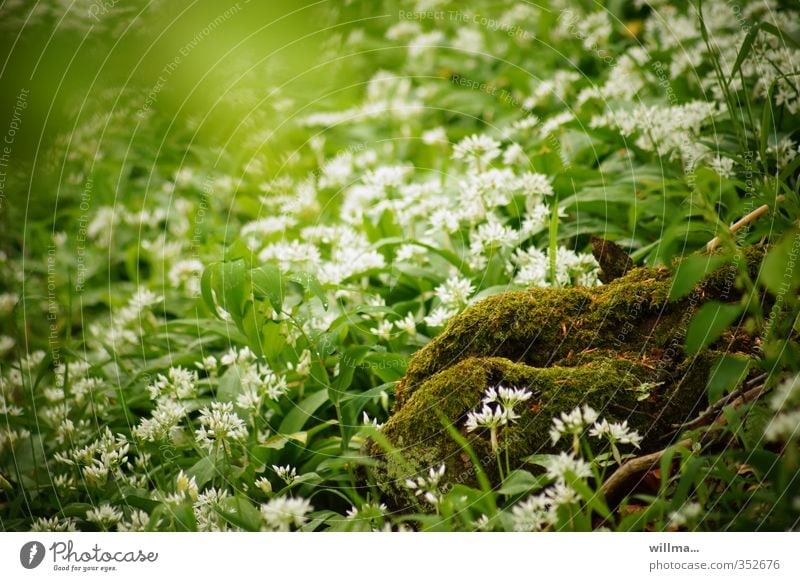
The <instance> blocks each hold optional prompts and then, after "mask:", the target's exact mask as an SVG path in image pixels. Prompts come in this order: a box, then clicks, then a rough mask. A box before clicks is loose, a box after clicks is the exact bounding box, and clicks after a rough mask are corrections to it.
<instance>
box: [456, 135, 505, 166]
mask: <svg viewBox="0 0 800 581" xmlns="http://www.w3.org/2000/svg"><path fill="white" fill-rule="evenodd" d="M498 155H500V143H499V142H498V141H495V140H494V139H492V138H491V137H488V136H486V135H470V136H469V137H465V138H464V139H462V140H461V141H459V142H458V143H457V144H456V145H455V146H454V147H453V159H463V160H465V161H467V162H469V163H471V164H478V165H482V164H487V163H489V162H490V161H492V160H493V159H495V158H496V157H497V156H498Z"/></svg>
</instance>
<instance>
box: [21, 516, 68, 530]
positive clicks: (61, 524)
mask: <svg viewBox="0 0 800 581" xmlns="http://www.w3.org/2000/svg"><path fill="white" fill-rule="evenodd" d="M31 531H32V532H39V533H76V532H78V527H77V526H76V525H75V519H74V518H72V517H68V518H65V519H59V518H58V517H57V516H54V517H52V518H45V517H39V518H37V519H36V520H35V521H33V524H31Z"/></svg>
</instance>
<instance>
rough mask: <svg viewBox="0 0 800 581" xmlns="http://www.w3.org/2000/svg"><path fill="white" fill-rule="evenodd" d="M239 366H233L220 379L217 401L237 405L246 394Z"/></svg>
mask: <svg viewBox="0 0 800 581" xmlns="http://www.w3.org/2000/svg"><path fill="white" fill-rule="evenodd" d="M240 373H241V372H240V370H239V366H238V365H231V366H230V367H229V368H228V370H227V371H226V372H225V373H223V374H222V377H220V378H219V387H218V388H217V399H218V400H219V401H222V402H231V403H236V400H237V398H238V397H239V396H240V395H242V393H244V390H243V389H242V381H241V375H240Z"/></svg>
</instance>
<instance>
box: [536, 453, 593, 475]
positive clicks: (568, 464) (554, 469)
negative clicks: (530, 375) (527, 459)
mask: <svg viewBox="0 0 800 581" xmlns="http://www.w3.org/2000/svg"><path fill="white" fill-rule="evenodd" d="M545 470H546V471H547V476H548V477H550V478H553V479H555V480H562V481H563V480H564V479H565V478H564V477H565V475H566V473H567V472H571V473H572V474H574V475H575V476H577V477H578V478H589V477H590V476H591V475H592V470H591V468H590V467H589V464H588V463H587V462H586V461H585V460H583V459H581V458H578V457H577V456H572V455H570V454H567V453H566V452H561V453H560V454H559V455H558V456H551V457H550V462H549V463H548V465H547V466H546V467H545Z"/></svg>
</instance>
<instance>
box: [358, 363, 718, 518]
mask: <svg viewBox="0 0 800 581" xmlns="http://www.w3.org/2000/svg"><path fill="white" fill-rule="evenodd" d="M709 365H710V361H709V360H706V359H703V360H702V361H700V362H699V363H697V364H696V365H695V368H694V369H695V373H694V374H692V376H691V377H688V376H687V380H686V381H685V382H684V383H683V385H682V386H681V387H680V389H679V390H677V392H676V391H675V390H674V389H673V386H667V385H661V386H658V387H657V388H655V389H654V390H653V391H652V392H651V393H650V396H649V397H647V398H646V399H644V400H642V401H639V399H638V396H639V393H638V392H637V391H636V390H635V388H636V387H638V386H639V385H641V384H642V383H645V382H653V383H657V382H658V380H659V371H658V370H657V369H655V368H654V367H653V366H650V365H647V364H643V363H641V362H638V361H632V360H628V359H625V358H622V357H617V356H615V355H613V354H611V353H603V354H596V355H594V356H593V357H591V358H590V359H588V360H587V359H584V360H583V361H582V362H581V364H580V365H576V366H571V367H562V366H551V367H546V368H540V367H531V366H529V365H526V364H524V363H515V362H512V361H510V360H508V359H505V358H500V357H488V358H466V359H464V360H462V361H460V362H458V363H456V364H455V365H453V366H451V367H449V368H448V369H446V370H444V371H442V372H440V373H437V374H435V375H433V376H432V377H430V378H429V379H427V380H426V381H425V382H423V384H422V385H421V386H420V387H419V389H417V390H416V391H415V392H414V394H413V395H411V396H410V397H409V399H408V401H407V402H406V403H405V405H404V406H403V407H402V408H401V409H400V410H399V411H397V412H396V413H395V414H394V415H393V416H392V417H391V418H390V419H389V421H388V422H387V424H386V426H385V427H384V429H383V433H384V435H385V436H386V437H387V438H388V440H389V441H390V442H392V444H393V445H394V446H395V447H396V448H397V449H398V451H399V452H400V453H401V454H402V456H403V458H404V461H399V460H397V459H396V458H392V457H389V456H385V455H383V454H381V453H380V451H379V450H377V448H375V447H374V446H373V449H372V450H371V453H372V455H373V456H375V457H377V458H379V459H380V460H381V462H380V463H379V465H378V468H376V480H377V481H378V482H379V483H380V485H381V486H382V487H383V488H384V492H386V493H387V494H388V496H389V498H390V499H391V501H392V502H393V504H395V506H407V505H408V501H409V498H408V497H407V495H408V493H407V491H405V490H404V489H403V486H402V484H401V483H402V482H403V481H404V480H405V479H406V478H409V477H411V476H414V475H416V474H417V473H418V472H420V471H423V470H427V469H428V468H429V467H431V466H435V465H438V464H439V463H442V462H444V463H445V464H446V465H447V472H446V475H447V476H446V478H447V481H448V482H450V483H453V484H455V483H459V484H467V485H472V486H475V485H476V484H477V482H476V471H475V469H474V467H473V466H472V463H471V462H470V460H469V457H468V456H467V455H466V454H465V453H464V452H463V451H462V450H461V449H460V447H459V446H458V444H457V443H456V442H455V441H454V440H453V439H452V437H451V436H450V435H449V434H448V433H447V430H446V428H445V426H444V425H443V424H442V422H441V420H440V419H439V413H441V414H443V415H444V417H446V418H447V419H448V421H449V422H451V423H452V424H453V425H454V426H456V428H458V429H459V431H460V432H461V434H462V435H463V436H465V437H466V438H467V440H468V441H469V442H470V445H471V446H472V447H473V449H474V450H475V451H476V453H477V456H478V458H480V462H481V464H482V467H483V469H484V471H486V472H487V474H488V475H489V477H490V479H491V480H492V481H493V482H494V483H495V484H496V483H497V482H498V477H497V467H496V465H495V460H494V455H493V453H492V451H491V449H490V447H489V440H488V438H487V437H486V434H483V433H480V432H475V433H471V434H470V433H467V432H466V430H465V428H464V422H465V419H466V414H467V413H468V412H469V411H470V410H473V409H475V408H476V407H477V406H478V405H479V403H480V400H481V397H482V395H483V393H484V391H485V389H486V388H487V387H488V386H493V385H497V384H498V383H500V382H502V383H503V384H504V385H508V386H513V387H525V388H527V389H529V390H531V391H532V392H533V394H534V396H533V398H532V399H531V400H529V401H528V402H527V406H526V407H524V409H520V410H519V411H520V412H521V417H520V419H519V420H518V421H517V422H516V423H515V424H514V425H513V426H512V427H510V428H508V429H507V431H505V432H501V434H502V437H505V438H507V443H508V447H509V452H510V459H511V463H512V464H513V465H515V466H519V465H520V464H522V462H523V459H524V458H526V457H527V456H530V455H532V454H546V453H553V452H557V451H560V450H563V449H565V446H568V445H569V442H563V441H562V442H560V443H559V444H558V445H556V446H554V445H553V444H552V441H551V439H550V436H549V430H550V427H551V425H552V420H553V417H555V416H558V415H559V414H560V413H561V412H564V411H569V410H571V409H573V408H574V407H576V406H578V405H584V404H588V405H590V406H592V407H593V408H595V409H596V410H597V411H599V412H600V413H601V415H602V416H603V417H604V418H606V419H608V420H609V421H623V420H626V421H627V422H628V424H629V425H630V426H631V427H632V428H634V429H636V430H638V431H639V433H640V434H641V435H642V436H643V438H644V440H643V443H642V449H643V450H644V451H648V450H651V449H655V448H659V447H661V446H663V442H662V440H661V436H662V435H663V434H665V433H668V432H669V428H670V426H671V425H672V424H676V423H681V422H683V421H685V419H686V418H687V417H689V416H691V415H692V414H693V413H694V412H695V411H696V408H697V407H698V406H700V405H702V403H703V398H702V394H703V392H704V389H705V379H706V377H707V374H708V366H709ZM502 443H503V441H502V440H501V444H502Z"/></svg>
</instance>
